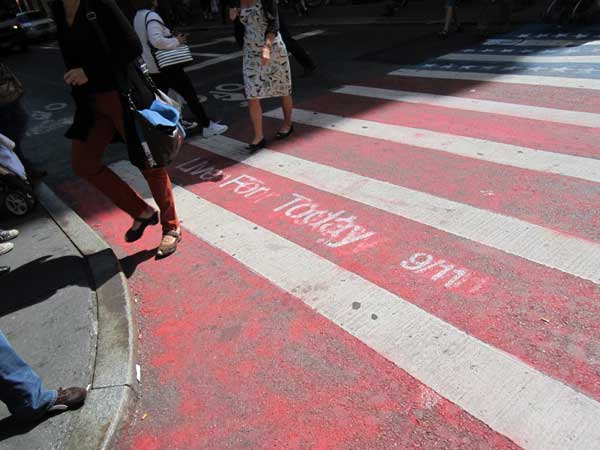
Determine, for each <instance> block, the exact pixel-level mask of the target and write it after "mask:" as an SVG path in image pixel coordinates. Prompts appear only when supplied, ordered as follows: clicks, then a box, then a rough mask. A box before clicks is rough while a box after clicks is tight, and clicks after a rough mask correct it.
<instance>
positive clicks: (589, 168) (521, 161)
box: [265, 109, 600, 183]
mask: <svg viewBox="0 0 600 450" xmlns="http://www.w3.org/2000/svg"><path fill="white" fill-rule="evenodd" d="M265 116H267V117H274V118H278V119H281V118H282V117H283V116H282V113H281V111H280V110H275V111H269V112H267V113H266V114H265ZM294 120H295V121H296V122H298V123H303V124H306V125H311V126H314V127H319V128H326V129H330V130H336V131H341V132H345V133H351V134H355V135H358V136H366V137H371V138H376V139H383V140H387V141H391V142H397V143H399V144H406V145H412V146H415V147H422V148H426V149H430V150H436V151H443V152H447V153H452V154H455V155H460V156H466V157H468V158H473V159H480V160H483V161H489V162H493V163H497V164H504V165H507V166H512V167H519V168H521V169H528V170H535V171H539V172H547V173H555V174H558V175H566V176H570V177H574V178H580V179H582V180H588V181H593V182H596V183H600V160H597V159H590V158H582V157H580V156H572V155H565V154H562V153H553V152H547V151H543V150H536V149H532V148H528V147H522V146H518V145H512V144H505V143H501V142H492V141H487V140H484V139H478V138H472V137H465V136H457V135H454V134H449V133H440V132H437V131H430V130H425V129H421V128H410V127H403V126H400V125H390V124H384V123H380V122H374V121H371V120H363V119H352V118H348V117H342V116H336V115H333V114H325V113H318V112H315V111H306V110H302V109H294Z"/></svg>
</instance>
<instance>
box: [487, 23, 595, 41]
mask: <svg viewBox="0 0 600 450" xmlns="http://www.w3.org/2000/svg"><path fill="white" fill-rule="evenodd" d="M565 34H566V35H567V36H564V35H565ZM581 34H587V35H588V36H585V37H576V36H577V35H581ZM525 35H526V36H525ZM546 35H547V36H546ZM556 35H560V36H561V37H556ZM497 37H498V38H500V39H519V38H520V39H523V38H526V39H589V40H594V39H600V26H599V25H586V26H558V25H549V24H531V25H522V26H520V27H518V28H515V29H514V30H512V31H511V32H509V33H506V34H502V35H499V36H497Z"/></svg>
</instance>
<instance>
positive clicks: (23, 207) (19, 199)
mask: <svg viewBox="0 0 600 450" xmlns="http://www.w3.org/2000/svg"><path fill="white" fill-rule="evenodd" d="M29 204H30V202H29V201H28V200H27V196H26V194H23V193H21V192H17V191H12V192H9V193H8V194H7V195H6V197H5V198H4V207H5V208H6V210H7V211H8V212H9V213H11V214H13V215H15V216H24V215H25V214H27V213H28V212H29V210H30V206H29Z"/></svg>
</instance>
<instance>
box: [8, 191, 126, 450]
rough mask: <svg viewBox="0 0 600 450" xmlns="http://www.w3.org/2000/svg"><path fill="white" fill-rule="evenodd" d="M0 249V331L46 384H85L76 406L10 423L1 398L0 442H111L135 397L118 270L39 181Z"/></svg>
mask: <svg viewBox="0 0 600 450" xmlns="http://www.w3.org/2000/svg"><path fill="white" fill-rule="evenodd" d="M37 193H38V197H39V200H40V202H41V203H42V205H39V206H38V207H37V208H36V209H35V210H34V211H33V212H32V213H30V214H29V215H28V216H26V217H24V218H22V219H16V218H11V217H7V216H2V217H0V228H3V229H8V228H17V229H19V230H20V236H19V237H18V238H17V239H15V240H14V241H13V243H14V244H15V248H14V250H13V251H11V252H10V253H8V254H6V255H3V256H2V257H0V264H2V265H10V266H11V268H12V271H11V272H10V273H9V274H6V275H4V276H2V277H1V278H0V299H1V302H0V329H2V330H3V332H4V333H5V334H6V336H7V337H8V339H9V340H10V342H11V343H12V345H13V346H14V348H15V349H16V351H17V352H18V353H19V354H20V355H21V356H22V357H23V359H25V360H26V361H27V362H28V363H29V364H30V365H31V366H32V367H33V368H34V370H35V371H36V372H37V373H38V374H39V375H40V376H41V378H42V379H43V380H44V384H45V386H46V388H48V389H56V388H58V387H70V386H83V387H88V386H89V387H90V393H89V396H88V400H87V402H86V404H85V405H84V406H83V408H81V409H80V410H78V411H73V412H67V413H64V414H60V415H58V416H54V417H52V418H48V419H47V420H44V421H42V422H41V423H38V424H32V425H28V426H17V425H16V424H15V423H14V422H13V421H12V420H11V419H10V417H9V413H8V411H7V410H6V408H5V406H4V405H3V404H1V403H0V449H2V450H4V449H7V450H8V449H10V450H30V449H59V448H61V449H72V450H75V449H77V450H87V449H90V450H91V449H94V450H95V449H100V448H103V449H104V448H112V445H111V443H112V442H113V438H114V436H115V435H116V433H117V432H118V429H119V425H120V424H121V421H122V420H123V419H124V418H125V417H127V412H128V410H129V407H130V406H131V403H132V400H133V399H134V398H135V389H136V388H137V387H136V386H135V384H136V381H135V363H134V354H135V353H134V345H133V344H134V340H133V338H132V333H131V315H130V310H129V297H128V292H127V285H126V281H125V278H124V276H123V275H122V273H121V271H120V266H119V264H118V260H117V259H116V257H115V255H114V253H113V252H112V250H110V249H109V248H108V246H107V245H106V244H105V243H104V241H102V240H101V239H100V238H99V237H98V236H97V234H96V233H95V232H94V231H93V230H92V229H91V228H89V227H88V226H87V225H86V224H85V223H84V222H83V221H81V219H79V217H78V216H77V215H75V213H73V212H72V211H71V210H70V209H69V208H67V207H66V206H65V205H64V203H62V201H61V200H59V199H58V198H57V197H56V196H55V195H54V194H53V193H52V191H50V189H48V188H47V187H46V186H45V185H43V184H42V185H41V186H39V187H38V190H37Z"/></svg>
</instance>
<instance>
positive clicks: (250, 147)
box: [246, 138, 267, 153]
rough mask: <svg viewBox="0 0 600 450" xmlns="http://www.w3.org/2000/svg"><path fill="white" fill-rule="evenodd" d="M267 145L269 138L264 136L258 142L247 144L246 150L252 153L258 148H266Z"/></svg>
mask: <svg viewBox="0 0 600 450" xmlns="http://www.w3.org/2000/svg"><path fill="white" fill-rule="evenodd" d="M266 146H267V140H266V139H265V138H263V140H262V141H260V142H259V143H258V144H249V145H247V146H246V150H249V151H250V153H254V152H256V151H258V150H262V149H263V148H265V147H266Z"/></svg>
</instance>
